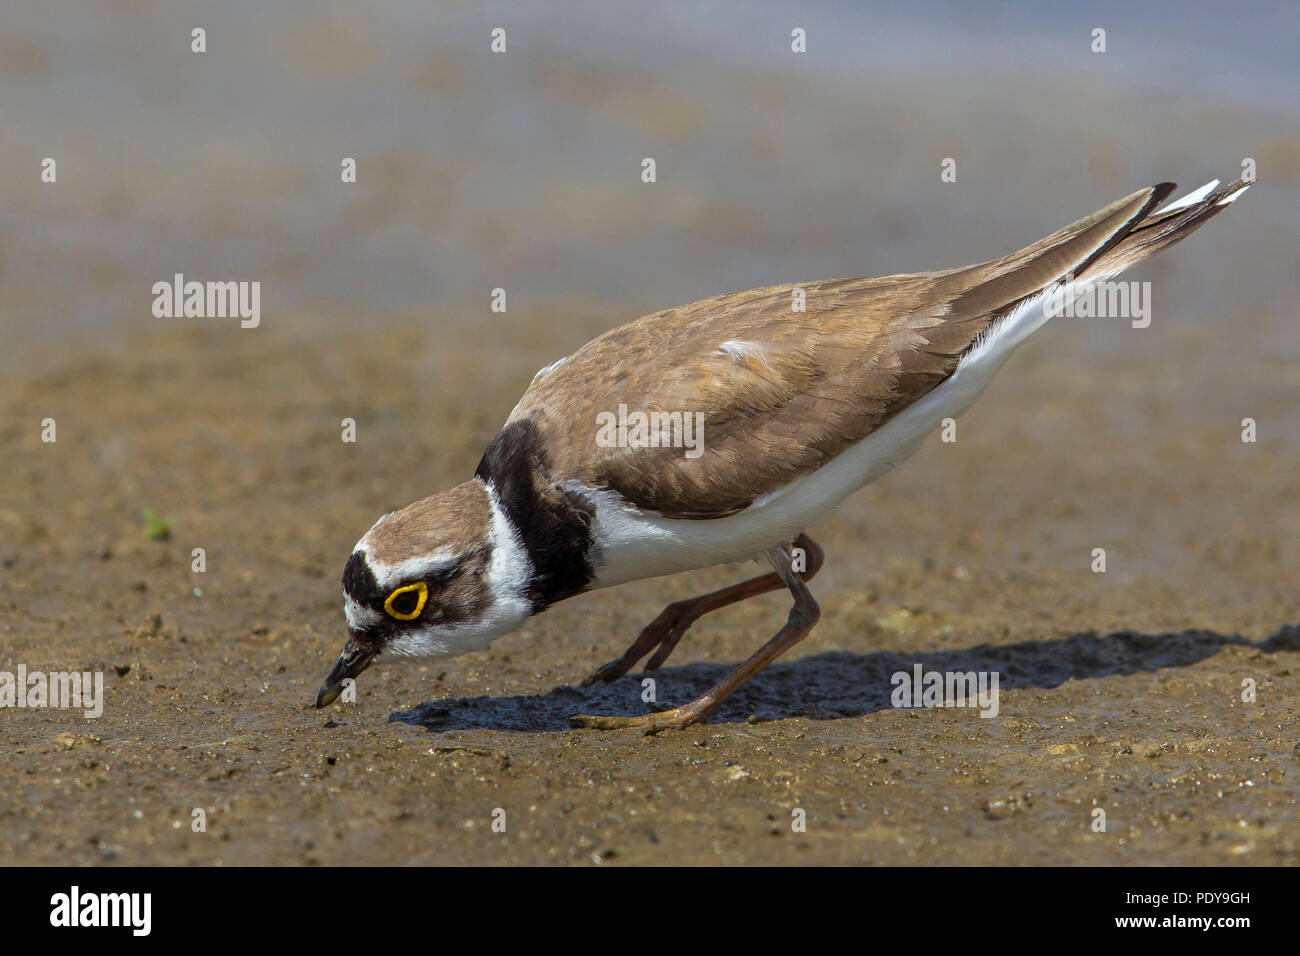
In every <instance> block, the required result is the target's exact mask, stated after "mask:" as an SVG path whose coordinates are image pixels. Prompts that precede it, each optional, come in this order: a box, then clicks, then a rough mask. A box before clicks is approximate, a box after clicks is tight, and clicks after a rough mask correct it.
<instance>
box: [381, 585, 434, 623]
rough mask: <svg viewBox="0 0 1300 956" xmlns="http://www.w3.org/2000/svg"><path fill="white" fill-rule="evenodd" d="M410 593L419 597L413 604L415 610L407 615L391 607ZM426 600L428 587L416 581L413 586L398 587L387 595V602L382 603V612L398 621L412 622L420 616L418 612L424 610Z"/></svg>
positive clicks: (427, 598)
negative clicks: (413, 592) (412, 592)
mask: <svg viewBox="0 0 1300 956" xmlns="http://www.w3.org/2000/svg"><path fill="white" fill-rule="evenodd" d="M411 591H415V592H416V593H417V594H418V595H419V598H418V600H417V601H416V602H415V610H414V611H412V612H411V613H409V614H403V613H402V612H401V611H399V610H397V609H396V608H394V607H393V602H394V601H396V600H397V599H398V598H399V597H401V596H402V595H403V594H409V593H410V592H411ZM427 600H429V586H428V585H427V584H425V583H424V582H423V581H417V582H416V583H415V584H408V585H406V586H405V587H400V588H398V589H397V590H396V591H394V592H393V593H392V594H390V595H388V600H386V601H385V602H384V610H385V611H387V612H388V616H389V617H395V618H397V620H399V621H414V620H415V619H416V618H417V617H419V616H420V612H421V611H423V610H424V602H425V601H427Z"/></svg>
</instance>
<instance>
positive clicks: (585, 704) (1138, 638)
mask: <svg viewBox="0 0 1300 956" xmlns="http://www.w3.org/2000/svg"><path fill="white" fill-rule="evenodd" d="M1230 644H1235V645H1238V646H1242V647H1253V648H1255V649H1257V650H1259V651H1262V652H1264V653H1275V652H1277V651H1283V650H1300V625H1288V626H1285V627H1283V628H1282V629H1281V630H1279V631H1278V632H1277V633H1276V634H1273V635H1272V636H1271V637H1268V638H1266V639H1264V640H1263V641H1259V642H1253V641H1249V640H1247V639H1245V638H1243V637H1241V636H1239V635H1236V634H1216V633H1214V632H1213V631H1200V630H1189V631H1181V632H1176V633H1168V634H1139V633H1137V632H1135V631H1117V632H1115V633H1113V634H1106V635H1098V634H1096V633H1094V632H1087V633H1082V634H1074V635H1072V636H1070V637H1067V638H1063V639H1061V640H1056V641H1022V642H1020V643H1018V644H997V645H992V644H981V645H978V646H976V647H970V648H963V649H960V650H948V651H932V652H922V653H916V654H899V653H895V652H892V651H876V652H874V653H871V654H853V653H849V652H847V651H829V652H827V653H825V654H817V655H814V656H811V657H804V658H801V659H799V660H795V661H789V662H777V663H775V664H773V665H771V666H770V667H768V668H767V669H765V670H764V671H762V672H761V673H759V674H758V675H757V676H756V677H754V678H753V679H752V680H751V681H749V683H747V684H745V685H744V686H743V687H742V688H741V689H740V690H738V691H737V692H736V693H735V694H734V695H732V696H731V697H730V698H728V699H727V700H726V701H725V702H724V703H723V705H722V707H721V708H719V709H718V711H717V712H716V713H714V715H713V716H712V717H711V718H710V722H711V723H715V724H723V723H735V722H743V721H749V720H760V721H762V720H779V719H784V718H791V717H808V718H812V719H814V720H831V719H837V718H845V717H861V716H863V715H865V714H870V713H873V712H875V711H878V710H884V709H887V708H889V707H891V706H892V705H891V703H890V695H891V693H892V691H893V689H894V685H893V684H892V683H891V677H892V675H894V674H896V673H898V672H900V671H903V672H907V673H909V674H910V673H912V672H913V668H914V666H915V665H917V664H920V665H921V666H922V668H923V669H924V670H926V671H942V672H955V671H960V672H967V671H996V672H997V673H998V675H999V676H998V682H999V683H998V689H999V690H1012V689H1015V688H1021V687H1040V688H1050V687H1056V686H1057V685H1059V684H1062V683H1064V682H1065V681H1067V680H1070V679H1071V678H1073V679H1075V680H1087V679H1091V678H1098V677H1111V676H1114V675H1123V674H1135V673H1140V672H1143V671H1157V670H1161V669H1163V668H1166V667H1186V666H1187V665H1189V664H1194V663H1196V662H1197V661H1201V660H1205V659H1206V658H1208V657H1211V656H1213V655H1214V654H1216V653H1217V652H1218V651H1219V650H1220V649H1221V648H1223V647H1225V646H1227V645H1230ZM733 666H734V665H731V664H703V663H701V664H688V665H685V666H683V667H668V668H664V669H662V670H659V671H656V672H654V673H653V674H649V675H642V674H635V673H634V674H629V675H627V676H626V677H623V678H622V679H620V680H618V681H615V682H614V683H611V684H599V685H595V686H590V687H570V686H563V687H556V688H554V689H553V690H551V691H550V692H549V693H546V694H536V695H520V696H514V697H461V698H446V699H443V700H438V701H429V702H426V703H423V704H419V705H417V706H416V707H413V708H412V709H410V710H406V711H399V712H396V713H393V714H390V715H389V718H388V719H389V720H390V721H396V722H400V723H407V724H414V725H416V726H420V727H424V728H426V729H427V730H430V731H444V730H471V729H480V728H486V729H490V730H505V731H529V732H539V731H561V730H569V729H571V724H570V722H569V717H570V715H572V714H579V713H581V714H603V715H611V714H617V715H632V714H642V713H649V712H650V711H651V710H661V709H664V708H665V707H668V706H672V705H675V704H683V703H686V702H687V701H689V700H692V699H694V698H695V697H697V696H699V695H700V694H702V693H704V691H706V690H707V689H708V688H710V687H711V686H713V684H715V683H716V682H717V681H718V680H720V679H721V678H722V677H723V676H724V675H725V674H727V673H728V672H729V671H730V670H731V669H732V667H733ZM645 676H653V677H654V679H655V682H656V685H655V690H656V696H657V698H658V700H659V703H658V704H654V705H651V704H647V703H644V702H643V701H642V699H641V694H642V684H641V679H642V677H645Z"/></svg>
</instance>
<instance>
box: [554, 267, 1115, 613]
mask: <svg viewBox="0 0 1300 956" xmlns="http://www.w3.org/2000/svg"><path fill="white" fill-rule="evenodd" d="M1116 274H1118V273H1115V274H1111V275H1097V276H1090V277H1089V278H1088V279H1087V280H1086V281H1083V282H1071V283H1069V284H1068V285H1067V284H1065V283H1057V284H1054V285H1052V286H1049V287H1048V288H1047V289H1046V290H1044V292H1042V293H1039V294H1038V295H1036V296H1034V297H1032V298H1031V299H1028V300H1026V301H1025V302H1023V303H1021V305H1020V306H1018V307H1017V308H1016V309H1015V310H1014V311H1012V312H1011V313H1010V314H1008V315H1007V316H1006V317H1005V318H1003V319H1002V320H1001V321H999V322H998V323H997V324H996V325H995V327H994V328H992V329H991V330H990V331H989V332H988V333H987V334H986V335H985V336H984V337H983V339H982V341H980V342H979V343H978V344H977V345H976V346H975V348H973V349H971V350H970V351H969V352H968V353H967V354H966V356H965V357H964V358H963V359H962V360H961V363H960V364H959V365H958V366H957V370H956V371H955V372H954V373H953V374H952V375H951V376H950V377H949V378H948V379H947V380H946V381H945V382H943V384H941V385H939V386H938V387H937V388H935V389H934V390H933V391H931V392H929V393H928V394H926V395H924V396H922V397H921V398H920V399H918V400H917V401H915V402H913V403H912V404H911V405H909V406H908V407H907V408H905V409H903V411H901V412H899V413H898V414H897V415H896V416H895V417H894V418H892V419H891V420H890V421H888V422H887V423H886V424H884V425H883V426H881V427H880V428H878V429H877V430H876V431H874V432H872V433H871V434H870V435H868V436H867V437H866V438H864V439H862V440H861V441H859V442H858V443H857V444H855V445H852V446H850V447H849V448H847V449H846V450H845V451H843V452H841V453H840V454H839V455H837V456H836V457H835V458H834V459H832V460H831V461H830V462H829V463H827V464H826V465H824V466H823V467H822V468H819V469H818V470H817V471H814V472H811V473H809V474H807V475H803V476H802V477H800V478H797V479H796V480H794V481H792V482H790V483H789V484H788V485H785V486H784V487H782V488H778V489H777V490H775V491H772V492H769V493H768V494H765V495H762V496H761V497H759V498H757V499H756V500H755V501H754V503H753V504H751V505H750V506H749V507H748V508H746V509H745V510H744V511H742V512H740V513H738V514H735V515H731V516H729V517H726V518H714V519H707V520H694V521H692V520H681V519H673V518H665V517H663V516H661V515H658V514H655V513H650V512H645V511H640V510H638V509H637V508H635V507H633V506H632V505H629V504H628V503H627V502H625V501H624V500H623V499H622V498H621V496H619V495H618V494H617V493H616V492H613V491H609V490H599V489H590V488H586V487H583V486H580V485H578V484H577V483H571V484H570V486H569V488H570V489H571V490H573V491H576V492H579V493H581V494H583V495H584V496H586V497H587V499H588V500H590V501H591V502H592V503H593V504H595V506H596V518H595V520H594V521H593V522H592V535H593V542H594V544H595V548H594V549H593V563H594V564H595V570H596V577H595V580H594V581H593V582H592V587H593V588H603V587H610V586H612V585H616V584H622V583H624V582H626V581H633V580H637V579H640V578H650V577H658V576H660V575H665V574H676V573H678V572H681V571H688V570H691V569H694V568H702V567H709V566H711V565H714V564H725V563H729V562H733V561H741V560H745V559H747V558H750V557H752V556H754V555H758V554H761V553H762V552H763V551H765V550H766V549H767V548H769V547H772V546H773V545H775V544H781V543H789V542H790V541H792V540H793V539H794V538H795V537H797V536H798V535H799V533H800V532H802V531H804V530H805V529H807V528H808V527H809V526H810V525H811V524H812V523H813V522H815V521H816V520H817V519H818V518H820V517H821V516H822V515H824V514H826V513H827V512H828V511H830V510H831V509H832V508H834V507H835V506H836V505H838V504H839V503H840V502H841V501H843V500H844V499H845V498H847V497H848V496H849V495H851V494H852V493H853V492H854V491H857V490H858V489H859V488H862V487H863V486H864V485H867V484H870V483H871V482H873V481H875V480H876V479H877V478H879V477H880V476H881V475H883V474H885V473H886V472H888V471H890V470H892V469H893V468H895V467H897V466H898V465H901V464H902V463H903V462H904V461H906V460H907V459H908V458H909V457H911V456H912V455H913V454H915V452H916V451H917V450H918V449H919V448H920V447H921V445H922V444H923V443H924V442H925V439H926V437H927V436H928V435H929V434H930V433H931V432H932V431H934V430H936V429H937V428H939V427H940V426H941V425H942V423H943V420H944V419H945V418H956V417H957V416H959V415H961V414H962V413H963V412H965V411H966V410H967V409H968V408H970V406H971V405H972V404H973V403H974V401H975V399H976V398H978V397H979V395H980V393H981V392H982V391H983V390H984V388H985V386H987V385H988V383H989V381H990V380H991V379H992V377H993V375H994V373H995V372H997V370H998V369H999V368H1000V367H1001V366H1002V363H1003V362H1005V361H1006V360H1007V358H1008V357H1009V356H1010V355H1011V353H1012V352H1013V351H1014V350H1015V349H1016V347H1017V346H1019V345H1020V344H1021V343H1022V342H1024V340H1025V339H1026V338H1028V337H1029V336H1030V335H1031V334H1033V332H1034V331H1036V330H1037V329H1038V328H1039V327H1041V326H1042V325H1043V324H1044V323H1045V322H1046V321H1047V319H1048V317H1049V316H1048V312H1047V311H1046V310H1045V309H1044V305H1046V304H1052V303H1055V304H1056V305H1058V306H1059V303H1060V301H1061V300H1062V299H1063V298H1064V297H1065V296H1066V295H1078V294H1079V293H1080V292H1081V291H1083V290H1085V289H1087V288H1089V287H1090V286H1092V285H1094V284H1095V283H1097V282H1101V281H1105V280H1109V279H1111V278H1114V275H1116Z"/></svg>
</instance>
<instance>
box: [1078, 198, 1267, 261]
mask: <svg viewBox="0 0 1300 956" xmlns="http://www.w3.org/2000/svg"><path fill="white" fill-rule="evenodd" d="M1251 185H1252V184H1251V183H1249V182H1246V181H1245V180H1243V179H1239V180H1237V181H1236V182H1235V183H1230V184H1229V185H1227V186H1219V185H1218V180H1215V181H1213V182H1210V183H1207V184H1206V185H1205V186H1202V187H1201V188H1200V189H1198V190H1196V191H1195V192H1194V193H1191V194H1189V195H1187V196H1184V197H1183V198H1182V199H1179V200H1177V201H1175V202H1173V203H1171V204H1170V205H1169V206H1167V207H1166V208H1164V209H1159V210H1156V211H1154V212H1152V213H1150V214H1149V215H1147V216H1146V217H1144V218H1141V219H1138V220H1137V221H1136V222H1135V223H1134V224H1133V225H1132V226H1131V227H1130V228H1129V229H1128V230H1127V231H1126V232H1125V233H1124V234H1123V235H1122V236H1119V237H1118V238H1117V241H1115V242H1114V243H1113V244H1112V245H1111V246H1110V248H1109V249H1107V250H1105V251H1104V252H1103V253H1102V254H1101V255H1099V256H1097V257H1095V258H1094V259H1093V260H1092V261H1091V262H1089V263H1088V264H1087V266H1086V267H1085V268H1084V269H1081V270H1080V271H1079V272H1078V273H1077V274H1076V277H1077V278H1079V279H1090V278H1098V279H1100V278H1105V277H1107V276H1114V275H1118V274H1119V273H1121V272H1123V271H1124V270H1125V269H1127V268H1129V267H1130V266H1132V265H1134V264H1135V263H1138V262H1141V261H1142V260H1143V259H1145V258H1147V257H1148V256H1150V255H1153V254H1154V253H1156V252H1159V251H1160V250H1161V249H1164V248H1166V247H1168V246H1172V245H1173V244H1174V243H1176V242H1180V241H1181V240H1183V239H1185V238H1187V237H1188V236H1190V235H1191V234H1192V233H1193V232H1195V231H1196V230H1197V229H1199V228H1201V226H1203V225H1204V224H1205V223H1207V222H1209V221H1210V220H1211V219H1212V218H1214V217H1215V216H1217V215H1218V214H1219V213H1221V212H1222V211H1223V210H1224V209H1225V208H1227V206H1228V205H1229V204H1230V203H1232V202H1233V201H1234V200H1236V198H1237V197H1238V196H1240V195H1241V194H1242V193H1244V192H1245V191H1246V190H1247V189H1249V188H1250V187H1251Z"/></svg>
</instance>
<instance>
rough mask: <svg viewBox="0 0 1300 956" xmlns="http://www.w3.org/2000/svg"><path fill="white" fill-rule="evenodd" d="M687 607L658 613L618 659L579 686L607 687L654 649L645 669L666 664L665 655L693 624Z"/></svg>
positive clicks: (684, 604) (674, 606) (677, 605)
mask: <svg viewBox="0 0 1300 956" xmlns="http://www.w3.org/2000/svg"><path fill="white" fill-rule="evenodd" d="M690 604H691V602H689V601H678V602H676V603H675V604H670V605H668V606H667V607H666V608H664V609H663V610H662V611H660V612H659V616H658V617H656V618H655V619H654V620H653V621H651V622H650V623H649V624H647V625H646V626H645V629H644V630H642V631H641V634H640V635H639V636H638V637H637V639H636V640H635V641H633V642H632V644H631V646H630V647H628V649H627V650H626V651H624V652H623V656H622V657H618V658H615V659H614V660H612V661H610V662H609V663H608V664H604V665H602V666H601V667H599V668H597V670H596V672H595V673H594V674H592V675H591V676H590V677H588V678H587V679H586V680H585V681H583V682H582V686H583V687H589V686H590V685H592V684H595V683H597V682H601V681H603V682H604V683H607V684H608V683H609V682H611V681H616V680H618V679H619V678H620V677H622V676H623V675H624V674H626V673H627V672H628V671H630V670H631V669H632V668H633V667H635V666H636V665H637V663H638V662H639V661H640V660H641V658H643V657H645V656H646V655H647V654H649V653H650V651H651V650H654V649H655V648H658V650H655V654H654V657H652V658H650V660H649V661H647V662H646V666H645V669H646V670H648V671H653V670H658V669H659V668H660V666H662V665H663V662H664V661H666V660H668V655H669V654H671V653H672V652H673V648H675V647H676V646H677V642H678V641H680V640H681V639H682V635H683V634H685V633H686V631H687V629H688V628H690V626H691V625H692V624H694V623H695V619H696V617H697V616H698V615H696V614H694V613H692V609H691V607H690Z"/></svg>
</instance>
